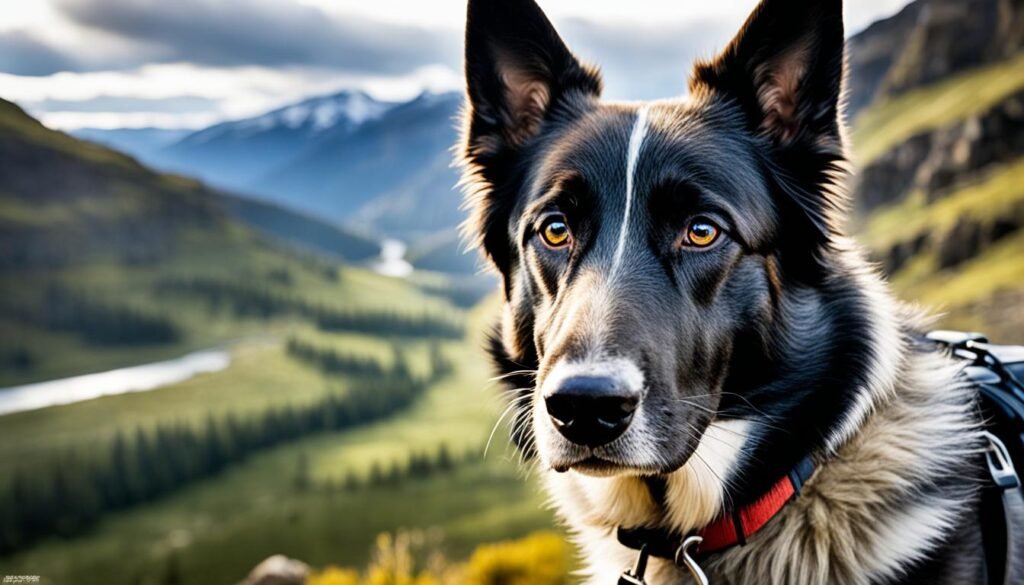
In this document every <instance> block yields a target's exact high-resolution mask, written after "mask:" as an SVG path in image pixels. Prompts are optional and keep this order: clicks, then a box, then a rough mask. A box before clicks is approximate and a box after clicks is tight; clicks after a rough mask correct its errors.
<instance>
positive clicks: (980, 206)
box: [858, 158, 1024, 250]
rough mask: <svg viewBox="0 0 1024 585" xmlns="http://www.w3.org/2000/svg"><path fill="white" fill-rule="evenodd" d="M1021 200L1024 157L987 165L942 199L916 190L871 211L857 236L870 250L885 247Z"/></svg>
mask: <svg viewBox="0 0 1024 585" xmlns="http://www.w3.org/2000/svg"><path fill="white" fill-rule="evenodd" d="M1021 201H1024V158H1021V159H1018V160H1016V161H1014V162H1012V163H1008V164H1005V165H1001V166H998V167H995V168H990V169H988V170H987V171H986V173H985V176H984V177H982V178H980V179H978V180H977V181H976V182H974V183H972V184H968V185H963V186H961V187H958V188H957V190H956V191H955V192H953V193H951V194H949V195H946V196H943V197H942V198H941V199H939V200H937V201H935V202H933V203H928V202H927V201H925V198H924V194H923V193H921V192H915V193H912V194H911V195H909V196H907V197H906V198H905V199H903V200H902V201H900V202H899V203H896V204H895V205H891V206H888V207H884V208H882V209H879V210H877V211H876V212H874V213H873V214H872V215H871V216H870V217H869V218H868V219H867V221H866V223H865V225H864V228H863V230H862V231H861V232H860V234H859V235H858V239H859V240H860V241H861V242H862V243H863V244H864V245H866V246H868V247H870V248H871V249H873V250H886V249H888V248H889V247H890V246H892V245H893V244H895V243H898V242H900V241H903V240H907V239H910V238H913V237H915V236H917V235H918V234H921V233H932V234H936V235H941V234H942V233H944V232H945V231H946V230H948V229H950V228H951V227H953V225H954V224H955V223H956V222H957V220H958V219H959V218H961V217H971V218H974V219H979V220H991V219H994V218H997V217H999V216H1001V215H1005V214H1006V212H1007V211H1008V210H1009V209H1010V208H1011V207H1012V206H1014V205H1016V204H1018V203H1019V202H1021Z"/></svg>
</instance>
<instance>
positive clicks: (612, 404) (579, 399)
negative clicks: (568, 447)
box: [544, 376, 640, 447]
mask: <svg viewBox="0 0 1024 585" xmlns="http://www.w3.org/2000/svg"><path fill="white" fill-rule="evenodd" d="M639 402H640V396H639V394H638V393H637V392H635V391H633V390H631V389H629V388H627V387H626V385H625V384H623V383H622V382H621V381H620V380H617V379H615V378H613V377H606V376H575V377H571V378H567V379H565V380H563V381H562V383H561V384H560V385H559V386H558V388H556V389H555V391H554V392H553V393H552V394H550V395H549V396H547V397H546V398H545V399H544V404H545V406H546V407H547V411H548V415H549V416H550V417H551V421H552V422H553V423H554V425H555V428H557V429H558V431H559V432H560V433H562V436H564V437H565V438H566V439H569V440H570V441H572V442H573V443H576V444H579V445H586V446H588V447H599V446H601V445H605V444H607V443H610V442H612V441H614V440H615V439H617V438H618V437H619V436H620V435H621V434H622V433H623V432H625V430H626V428H627V427H629V423H630V422H631V421H632V420H633V412H634V411H635V410H636V407H637V404H638V403H639Z"/></svg>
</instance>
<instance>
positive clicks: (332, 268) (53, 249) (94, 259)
mask: <svg viewBox="0 0 1024 585" xmlns="http://www.w3.org/2000/svg"><path fill="white" fill-rule="evenodd" d="M257 230H259V231H257ZM260 232H263V233H260ZM266 234H269V235H270V236H271V237H267V235H266ZM283 243H284V244H285V245H282V244H283ZM299 247H304V248H306V249H316V250H318V251H320V252H325V253H321V254H310V253H308V252H306V251H304V250H301V249H298V248H299ZM376 252H377V246H376V244H375V243H374V242H373V241H371V240H368V239H364V238H361V237H359V236H356V235H352V234H350V233H348V232H346V231H344V230H342V229H339V228H336V227H334V226H332V225H330V224H326V223H324V222H322V221H319V220H317V219H315V218H311V217H306V216H303V215H301V214H296V213H291V212H285V211H283V210H281V209H280V208H278V207H276V206H273V205H270V204H266V203H260V202H252V201H248V200H246V199H243V198H239V197H235V196H231V195H226V194H224V193H221V192H219V191H217V190H214V189H212V188H210V187H208V186H206V185H204V184H203V183H200V182H198V181H196V180H194V179H187V178H183V177H180V176H175V175H167V174H162V173H159V172H155V171H153V170H151V169H149V168H147V167H146V166H144V165H142V164H140V163H139V162H138V161H137V160H135V159H133V158H131V157H129V156H127V155H124V154H122V153H119V152H116V151H114V150H111V149H109V148H106V147H103V146H100V145H97V144H94V143H92V142H87V141H83V140H79V139H76V138H74V137H71V136H69V135H67V134H64V133H61V132H57V131H54V130H50V129H48V128H46V127H44V126H43V125H42V124H40V123H39V122H38V121H36V120H35V119H34V118H32V117H31V116H29V115H28V114H26V113H25V112H24V110H22V109H21V108H20V107H18V106H17V105H15V104H13V103H11V102H8V101H5V100H2V99H0V328H2V330H3V331H4V335H3V336H0V386H4V385H8V384H15V383H22V382H28V381H36V380H40V379H48V378H56V377H61V376H66V375H72V374H81V373H87V372H92V371H99V370H103V369H108V368H114V367H120V366H124V365H128V364H133V363H144V362H147V361H152V360H157V359H166V358H168V357H172V356H179V355H182V354H184V353H186V352H189V351H194V350H196V349H199V348H209V347H213V346H218V345H220V344H223V343H227V342H229V341H232V340H237V339H239V338H243V337H247V336H252V335H254V334H267V333H268V332H269V333H272V334H277V333H280V328H279V325H280V324H282V323H285V322H287V319H296V320H301V319H305V320H306V321H309V319H311V315H314V314H321V313H324V312H325V311H326V312H335V313H337V314H343V315H350V314H352V313H353V312H359V311H382V310H387V311H389V312H392V313H393V312H394V311H395V310H396V309H395V308H396V307H409V308H410V310H415V311H416V312H417V314H418V315H419V314H421V313H422V312H423V311H424V310H435V309H436V310H447V309H448V308H450V305H449V304H448V303H446V302H444V301H441V300H439V298H440V297H441V296H442V294H443V293H445V292H446V291H444V290H441V289H438V290H430V291H427V292H422V291H421V290H420V289H419V288H417V286H416V285H414V284H411V283H407V282H404V281H401V280H399V279H393V278H386V277H383V276H378V275H375V274H373V273H371V272H369V271H368V270H365V269H362V268H358V267H355V266H351V265H349V264H344V263H340V262H338V261H337V260H336V259H335V258H337V257H345V258H360V259H365V258H368V257H370V256H375V255H376ZM328 255H330V256H333V258H332V257H328Z"/></svg>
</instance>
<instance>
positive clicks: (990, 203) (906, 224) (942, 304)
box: [852, 55, 1024, 343]
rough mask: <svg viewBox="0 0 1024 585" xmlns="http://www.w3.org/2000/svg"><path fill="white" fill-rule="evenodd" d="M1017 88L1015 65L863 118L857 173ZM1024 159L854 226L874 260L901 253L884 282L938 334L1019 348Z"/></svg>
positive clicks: (974, 73)
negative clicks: (930, 316)
mask: <svg viewBox="0 0 1024 585" xmlns="http://www.w3.org/2000/svg"><path fill="white" fill-rule="evenodd" d="M1022 87H1024V55H1020V56H1017V57H1016V58H1013V59H1010V60H1007V61H1004V62H1001V63H996V64H993V65H988V66H985V67H982V68H977V69H975V70H971V71H968V72H965V73H963V74H960V75H957V76H955V77H952V78H949V79H945V80H943V81H940V82H938V83H935V84H932V85H930V86H926V87H923V88H920V89H917V90H914V91H911V92H908V93H906V94H903V95H901V96H900V97H897V98H894V99H890V100H886V101H883V102H881V103H878V104H875V105H873V106H872V107H871V108H869V109H867V110H865V111H864V112H863V113H862V114H861V115H860V116H859V117H858V118H857V120H856V121H855V124H854V126H853V133H852V136H853V141H854V152H855V158H856V161H857V163H858V164H859V165H861V166H863V165H864V164H867V163H869V162H871V161H872V160H874V159H877V158H878V157H879V156H881V155H882V154H884V153H885V152H886V151H888V150H889V149H891V148H893V147H895V146H896V145H898V144H899V143H900V142H902V141H903V140H906V139H907V138H909V137H911V136H912V135H914V134H917V133H919V132H924V131H928V130H934V129H940V128H942V127H944V126H947V125H949V124H953V123H957V122H959V121H962V120H964V119H966V118H968V117H970V116H973V115H976V114H979V113H981V112H982V111H984V110H986V109H987V108H989V107H991V106H992V105H993V104H995V103H997V102H998V101H1000V100H1001V99H1003V98H1005V97H1007V96H1009V95H1010V94H1012V93H1013V92H1015V91H1017V90H1019V89H1020V88H1022ZM1022 224H1024V157H1022V158H1017V159H1015V160H1010V161H1008V162H1002V163H997V164H991V165H989V166H987V167H985V168H984V169H982V170H981V171H980V172H977V173H974V174H972V175H970V176H965V177H960V178H959V179H958V180H957V181H955V182H954V184H953V186H952V187H951V188H949V189H946V190H944V191H943V192H941V193H933V194H926V193H924V192H922V191H921V190H919V189H918V190H913V191H911V192H910V193H907V194H906V195H904V196H903V197H902V198H899V199H897V200H896V201H894V202H893V203H891V204H889V205H887V206H884V207H881V208H879V209H876V210H874V211H873V212H872V213H870V214H869V215H867V216H865V217H858V218H855V220H854V225H855V230H856V232H857V237H858V239H859V240H860V241H861V242H862V243H863V244H864V245H865V246H867V247H868V248H869V249H870V250H872V251H873V253H874V254H875V255H876V256H877V257H878V258H880V259H883V258H886V257H888V256H891V255H892V253H893V250H894V249H895V248H897V247H900V249H901V250H902V252H901V254H900V256H901V258H903V257H905V259H901V261H900V262H899V264H898V266H896V267H895V269H894V270H893V273H892V274H891V275H890V276H891V280H892V283H893V286H894V288H895V289H896V291H897V293H898V294H899V295H900V296H901V297H902V298H904V299H906V300H909V301H914V302H918V303H920V304H922V305H924V306H925V307H927V308H928V309H930V310H931V311H932V312H935V313H938V314H940V315H941V318H940V321H939V325H940V326H944V327H952V328H962V329H975V330H980V331H984V332H986V333H988V334H989V335H990V336H991V337H992V338H993V339H995V340H997V341H1001V342H1006V343H1024V238H1022V232H1021V231H1020V225H1022Z"/></svg>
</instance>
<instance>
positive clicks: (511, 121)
mask: <svg viewBox="0 0 1024 585" xmlns="http://www.w3.org/2000/svg"><path fill="white" fill-rule="evenodd" d="M465 61H466V87H467V91H468V94H469V107H470V109H469V112H468V115H467V122H468V128H467V136H466V140H467V144H466V154H467V156H468V157H469V158H470V159H471V161H474V162H477V163H484V162H485V161H486V159H487V158H488V157H490V156H495V155H500V154H501V153H502V152H507V151H510V150H515V149H517V148H518V147H519V146H521V145H522V144H523V143H524V142H525V141H526V140H528V139H530V138H531V137H532V136H534V135H536V133H537V132H538V131H539V129H540V126H541V124H542V122H543V121H544V119H545V118H546V117H547V116H548V115H549V113H550V112H551V111H552V110H553V109H554V106H555V105H557V104H558V103H559V101H560V100H563V99H565V98H567V97H569V96H570V94H573V93H582V94H590V95H597V94H599V93H600V91H601V79H600V76H599V75H598V74H597V72H596V71H595V70H593V69H591V68H588V67H585V66H583V65H581V64H580V62H579V61H578V60H577V59H576V58H575V57H574V56H573V54H572V53H571V52H570V51H569V49H568V48H567V47H566V46H565V43H564V42H563V41H562V39H561V38H560V37H559V36H558V33H557V32H555V28H554V27H553V26H552V25H551V22H550V21H548V19H547V17H546V16H545V15H544V13H543V12H542V11H541V9H540V7H539V6H537V4H536V3H535V2H534V1H533V0H470V1H469V9H468V13H467V18H466V59H465Z"/></svg>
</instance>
